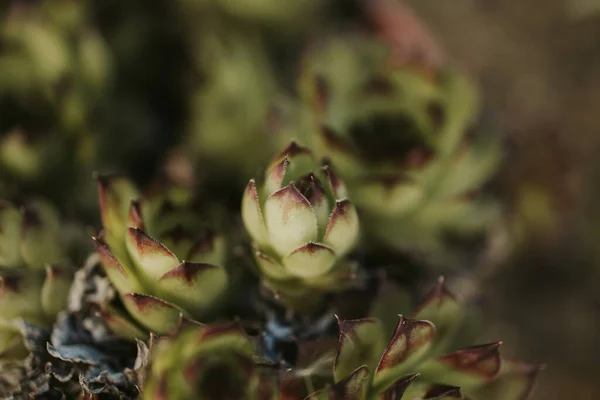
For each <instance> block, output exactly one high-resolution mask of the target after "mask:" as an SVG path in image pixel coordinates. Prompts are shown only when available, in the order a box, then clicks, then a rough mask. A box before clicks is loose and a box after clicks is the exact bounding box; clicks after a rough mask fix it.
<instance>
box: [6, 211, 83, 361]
mask: <svg viewBox="0 0 600 400" xmlns="http://www.w3.org/2000/svg"><path fill="white" fill-rule="evenodd" d="M71 281H72V273H71V272H70V270H69V265H68V264H67V252H66V246H65V243H64V240H63V235H62V232H61V222H60V219H59V216H58V213H57V212H56V210H55V209H54V208H53V207H52V206H51V205H49V204H48V203H45V202H42V201H31V202H29V203H28V204H26V205H25V206H24V207H23V208H21V209H19V208H17V207H15V206H13V205H11V204H9V203H7V202H1V203H0V360H1V361H3V362H4V361H15V360H18V359H21V358H24V357H25V356H26V355H27V350H26V348H25V344H24V342H23V338H22V336H21V330H20V325H19V323H18V321H22V322H25V323H27V324H30V325H34V326H37V327H50V326H51V325H52V323H53V322H54V320H55V318H56V315H57V314H58V312H59V311H61V310H63V309H64V308H66V305H67V294H68V292H69V287H70V285H71Z"/></svg>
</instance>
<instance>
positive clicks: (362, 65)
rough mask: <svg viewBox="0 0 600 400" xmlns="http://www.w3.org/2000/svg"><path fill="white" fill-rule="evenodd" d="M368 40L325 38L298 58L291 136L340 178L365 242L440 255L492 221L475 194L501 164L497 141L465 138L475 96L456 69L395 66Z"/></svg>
mask: <svg viewBox="0 0 600 400" xmlns="http://www.w3.org/2000/svg"><path fill="white" fill-rule="evenodd" d="M391 51H392V49H391V48H390V47H389V46H386V45H384V44H383V42H379V41H377V40H375V39H372V38H369V37H367V36H359V35H357V36H343V37H331V38H328V39H325V40H323V41H322V42H320V43H317V44H315V45H314V46H312V47H311V48H310V49H309V51H308V52H307V53H306V55H305V58H304V63H303V70H302V74H301V77H300V81H299V91H300V93H301V100H302V103H303V111H302V117H301V118H299V119H300V122H299V128H297V136H299V137H300V138H302V137H303V136H304V138H303V140H304V141H305V142H309V143H312V146H313V147H314V149H315V152H316V153H317V154H318V155H319V156H323V157H327V158H328V159H329V160H330V161H331V164H332V166H334V167H335V168H336V170H337V171H338V172H339V174H340V176H341V178H342V179H344V180H345V181H346V184H347V186H348V191H349V197H350V199H351V200H352V201H353V202H354V203H355V204H356V206H357V207H358V208H359V209H360V210H361V211H364V216H365V218H364V221H365V228H366V230H367V232H368V233H369V234H370V235H372V237H374V238H376V239H377V240H380V241H382V242H383V243H386V244H388V245H389V246H392V247H394V248H399V249H406V248H409V249H420V250H423V251H429V250H434V251H435V250H438V249H440V248H442V247H443V245H444V244H445V241H444V239H445V238H446V235H447V234H451V235H459V236H470V235H473V234H478V233H480V232H482V231H484V230H485V228H486V226H488V224H489V223H490V221H493V220H494V218H496V216H497V213H498V209H497V205H496V204H495V203H494V202H491V201H487V200H486V199H484V198H483V197H482V196H481V195H480V190H479V189H480V188H481V187H482V186H483V185H484V184H485V183H486V182H487V181H489V180H490V178H491V176H492V174H493V173H494V172H495V171H496V168H497V166H498V164H499V162H500V158H501V147H500V142H499V138H498V137H497V136H495V135H491V134H488V133H489V132H482V134H473V132H474V131H473V129H472V128H473V127H474V125H475V123H476V117H477V115H478V109H479V104H478V98H477V92H476V90H475V88H474V86H473V85H472V83H471V82H470V81H469V80H468V79H467V78H466V77H465V76H464V75H462V74H461V73H459V72H457V71H455V70H453V69H451V68H449V67H439V68H436V69H433V68H426V67H423V66H419V65H416V64H415V63H411V64H402V65H399V64H398V63H397V62H394V59H393V57H392V56H391V55H390V52H391Z"/></svg>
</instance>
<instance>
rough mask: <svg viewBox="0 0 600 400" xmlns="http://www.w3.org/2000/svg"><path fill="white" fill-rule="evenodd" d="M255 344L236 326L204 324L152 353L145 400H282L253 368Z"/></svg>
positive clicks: (161, 344) (271, 380)
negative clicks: (279, 399) (278, 399)
mask: <svg viewBox="0 0 600 400" xmlns="http://www.w3.org/2000/svg"><path fill="white" fill-rule="evenodd" d="M254 354H255V349H254V345H253V343H252V341H251V340H250V339H249V338H248V337H247V336H246V335H245V334H244V333H243V332H242V331H241V330H239V329H238V328H236V327H235V326H234V325H233V324H224V325H205V326H200V327H193V328H188V329H185V330H183V331H182V332H179V333H178V334H177V335H176V336H174V337H172V338H168V339H167V338H165V339H162V340H161V341H160V342H159V343H158V345H156V347H154V348H153V349H152V352H151V361H150V365H149V367H148V369H147V372H146V378H145V384H144V388H143V394H142V398H143V399H148V400H150V399H173V400H184V399H198V400H204V399H206V400H209V399H210V400H217V399H248V400H269V399H273V400H275V399H277V398H279V397H278V395H277V393H276V391H275V385H274V383H275V379H274V377H273V376H271V374H269V373H268V371H265V370H263V368H261V367H260V366H259V365H257V364H255V362H254V360H253V357H254Z"/></svg>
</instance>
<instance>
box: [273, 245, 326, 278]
mask: <svg viewBox="0 0 600 400" xmlns="http://www.w3.org/2000/svg"><path fill="white" fill-rule="evenodd" d="M335 260H336V257H335V253H334V251H333V250H332V249H331V248H329V247H327V246H324V245H322V244H318V243H307V244H306V245H304V246H301V247H299V248H297V249H296V250H294V251H292V252H291V253H290V254H289V255H287V256H285V257H284V258H283V265H284V266H285V268H286V269H287V270H288V271H289V272H290V273H291V274H292V275H294V276H296V277H298V278H316V277H318V276H321V275H325V274H326V273H327V272H329V271H330V270H331V268H332V267H333V265H334V263H335Z"/></svg>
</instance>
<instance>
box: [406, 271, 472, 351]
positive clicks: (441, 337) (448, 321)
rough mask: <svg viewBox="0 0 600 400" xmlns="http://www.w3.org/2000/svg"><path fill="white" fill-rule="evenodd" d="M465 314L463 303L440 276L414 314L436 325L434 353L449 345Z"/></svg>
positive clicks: (415, 316) (416, 317) (417, 317)
mask: <svg viewBox="0 0 600 400" xmlns="http://www.w3.org/2000/svg"><path fill="white" fill-rule="evenodd" d="M463 314H464V313H463V309H462V306H461V304H460V303H459V302H458V300H457V299H456V297H455V296H454V294H452V293H451V292H450V291H449V290H448V289H447V288H446V285H445V284H444V278H443V277H442V278H440V279H439V281H438V284H437V285H436V287H435V288H434V289H433V290H432V291H431V292H430V293H429V295H428V296H427V298H426V299H425V301H424V302H423V303H422V304H421V305H420V306H419V307H418V308H417V310H416V311H415V313H414V315H413V318H414V319H420V320H427V321H431V322H432V323H433V324H434V325H435V329H436V334H435V343H434V348H432V350H431V353H432V354H434V355H437V354H439V353H440V352H442V351H444V350H445V348H446V347H447V346H448V345H449V342H450V341H451V340H452V339H453V335H454V333H455V332H456V330H457V329H458V327H459V326H460V323H461V322H462V319H463Z"/></svg>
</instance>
